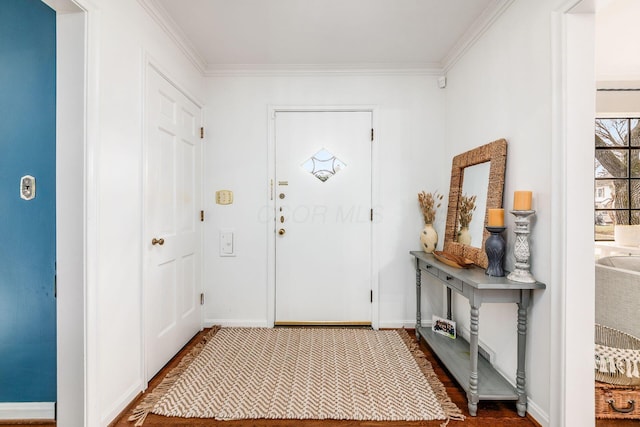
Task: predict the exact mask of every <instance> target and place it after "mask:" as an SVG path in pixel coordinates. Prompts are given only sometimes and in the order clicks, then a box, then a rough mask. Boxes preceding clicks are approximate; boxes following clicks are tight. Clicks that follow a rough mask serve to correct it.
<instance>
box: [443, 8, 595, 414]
mask: <svg viewBox="0 0 640 427" xmlns="http://www.w3.org/2000/svg"><path fill="white" fill-rule="evenodd" d="M558 3H560V2H556V1H551V0H545V1H537V2H527V1H516V2H514V4H513V5H512V6H511V7H510V8H509V9H508V10H507V11H506V12H505V13H504V14H503V15H502V16H501V17H500V18H499V19H498V20H497V21H496V22H495V23H494V25H493V26H492V27H491V28H490V29H489V30H488V31H487V32H486V33H485V34H484V35H483V36H482V38H481V39H480V40H479V41H478V42H477V43H476V44H475V45H474V46H473V47H472V48H471V50H470V51H468V52H467V53H466V55H465V56H464V57H463V58H462V59H461V60H460V61H459V62H457V63H456V64H455V65H454V66H453V67H452V68H451V69H450V70H448V72H447V82H448V85H447V88H446V92H447V94H446V122H447V125H446V147H447V152H446V153H445V155H446V156H447V157H451V156H453V155H455V154H457V153H460V152H463V151H465V150H468V149H470V148H473V147H475V146H477V145H481V144H484V143H487V142H489V141H493V140H495V139H498V138H506V140H507V141H508V144H509V145H508V149H507V172H506V179H505V187H504V199H503V200H504V202H503V206H504V207H505V209H507V210H510V209H511V208H512V206H513V192H514V191H515V190H532V191H533V209H534V210H536V215H535V217H534V219H533V221H532V226H531V227H532V233H531V235H530V247H531V266H532V267H531V271H532V273H533V275H534V276H535V277H536V279H538V280H539V281H541V282H545V283H546V284H547V287H548V289H547V290H545V291H536V292H534V298H533V303H532V307H531V309H530V310H529V322H528V326H529V329H528V340H527V371H526V372H527V391H528V394H529V411H530V412H531V413H532V415H533V416H534V417H535V418H536V419H537V420H538V422H540V423H541V424H542V425H544V426H546V425H549V412H550V399H549V395H550V393H549V390H550V384H551V383H550V372H551V369H550V363H552V361H551V360H550V357H549V354H550V350H551V348H550V343H551V340H550V334H557V333H558V331H557V330H556V327H555V326H554V325H552V324H551V323H550V320H551V295H552V292H551V291H550V289H549V288H551V287H557V286H562V284H560V283H552V282H551V278H552V276H551V271H552V259H551V249H550V248H551V243H552V242H551V226H552V221H564V218H553V217H552V193H553V191H554V183H553V182H552V179H551V173H552V169H551V166H552V157H553V151H552V149H553V147H552V144H551V143H552V139H551V125H552V110H551V107H552V105H551V93H552V92H551V58H552V52H551V32H552V31H551V12H552V11H553V10H554V7H557V6H556V4H558ZM585 185H587V186H590V187H591V186H592V183H591V181H588V182H586V183H585ZM505 222H506V226H507V227H508V229H507V231H506V232H505V235H504V236H505V238H506V240H507V254H508V255H507V256H506V260H505V268H506V269H507V270H512V269H513V266H514V258H513V255H512V254H513V243H514V241H515V237H514V234H513V229H514V221H513V216H512V215H510V214H507V215H505ZM590 232H591V231H589V230H588V229H587V230H585V233H590ZM454 307H455V309H454V315H455V318H456V320H457V321H458V322H459V323H460V324H462V325H461V326H459V330H462V329H463V328H466V331H464V330H463V333H466V334H467V335H468V324H469V313H468V312H469V305H468V302H467V301H466V300H464V299H462V298H460V297H456V299H455V301H454ZM516 319H517V313H516V307H515V306H511V307H509V306H503V305H491V304H485V305H484V306H482V308H481V310H480V325H479V328H480V340H481V341H482V342H484V343H485V345H487V346H489V347H490V348H491V349H492V350H493V352H495V354H496V360H495V363H496V364H497V367H498V369H499V370H500V371H501V372H502V373H503V374H504V375H506V376H507V378H509V379H510V381H512V382H513V383H515V372H516V362H517V359H516V354H517V349H516V343H517V331H516Z"/></svg>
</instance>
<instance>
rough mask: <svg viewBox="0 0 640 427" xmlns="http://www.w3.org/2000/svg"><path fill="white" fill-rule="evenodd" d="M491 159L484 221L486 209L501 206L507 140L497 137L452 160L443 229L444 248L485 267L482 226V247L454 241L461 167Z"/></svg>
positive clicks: (462, 168)
mask: <svg viewBox="0 0 640 427" xmlns="http://www.w3.org/2000/svg"><path fill="white" fill-rule="evenodd" d="M485 162H491V164H490V166H489V185H488V188H487V206H486V209H485V212H484V225H485V226H486V225H487V212H488V211H489V209H495V208H502V193H503V191H504V176H505V171H506V166H507V141H506V140H505V139H499V140H497V141H493V142H490V143H489V144H486V145H482V146H480V147H477V148H474V149H473V150H469V151H467V152H465V153H462V154H458V155H457V156H455V157H454V158H453V162H452V164H451V184H450V187H449V207H448V209H447V225H446V227H445V231H444V251H445V252H449V253H452V254H456V255H460V256H463V257H465V258H467V259H469V260H471V261H473V263H474V264H475V265H477V266H479V267H482V268H487V265H488V263H489V261H488V259H487V254H486V253H485V250H484V244H485V241H486V240H487V237H489V232H488V231H487V230H486V229H485V228H484V227H483V234H482V247H480V248H475V247H472V246H469V245H463V244H460V243H458V242H456V235H457V232H458V216H459V215H458V207H459V205H460V196H461V193H462V184H463V180H464V169H465V168H467V167H469V166H473V165H477V164H480V163H485Z"/></svg>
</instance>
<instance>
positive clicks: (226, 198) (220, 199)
mask: <svg viewBox="0 0 640 427" xmlns="http://www.w3.org/2000/svg"><path fill="white" fill-rule="evenodd" d="M216 203H217V204H219V205H230V204H232V203H233V191H231V190H219V191H216Z"/></svg>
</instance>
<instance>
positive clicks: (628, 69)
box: [596, 0, 640, 87]
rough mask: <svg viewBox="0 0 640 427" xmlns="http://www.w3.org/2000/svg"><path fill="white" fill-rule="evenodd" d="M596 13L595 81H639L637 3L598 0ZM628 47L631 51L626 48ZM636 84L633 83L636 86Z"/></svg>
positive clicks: (628, 0)
mask: <svg viewBox="0 0 640 427" xmlns="http://www.w3.org/2000/svg"><path fill="white" fill-rule="evenodd" d="M599 4H600V7H599V8H598V13H597V14H596V25H597V31H596V78H597V80H598V81H599V82H615V81H623V82H624V81H636V82H638V81H640V56H638V55H636V54H635V51H634V50H633V47H632V46H634V45H635V46H637V42H638V40H640V27H639V26H638V22H637V21H638V16H640V2H638V1H637V0H599ZM629 48H631V49H632V50H629ZM636 87H637V86H636Z"/></svg>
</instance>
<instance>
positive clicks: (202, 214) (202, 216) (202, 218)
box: [200, 211, 204, 222]
mask: <svg viewBox="0 0 640 427" xmlns="http://www.w3.org/2000/svg"><path fill="white" fill-rule="evenodd" d="M200 222H204V211H200Z"/></svg>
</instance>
